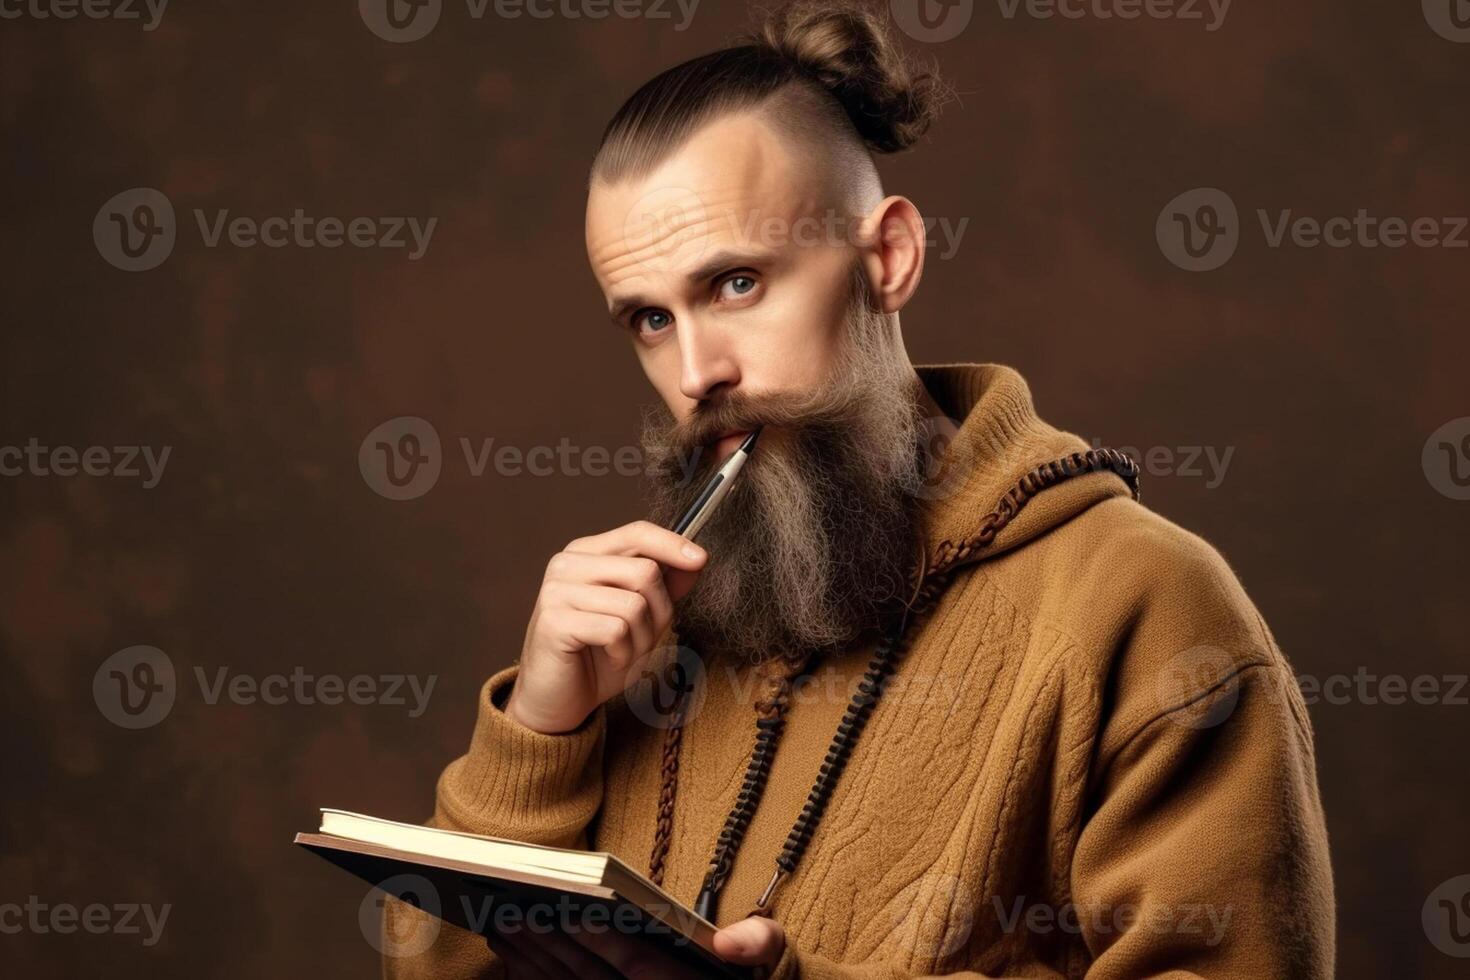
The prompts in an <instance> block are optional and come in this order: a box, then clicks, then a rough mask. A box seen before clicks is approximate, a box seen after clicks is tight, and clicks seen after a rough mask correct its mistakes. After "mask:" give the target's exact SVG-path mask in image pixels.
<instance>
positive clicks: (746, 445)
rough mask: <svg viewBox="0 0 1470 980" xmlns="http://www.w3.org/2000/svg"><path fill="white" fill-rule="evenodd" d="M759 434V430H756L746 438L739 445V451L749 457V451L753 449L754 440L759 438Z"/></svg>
mask: <svg viewBox="0 0 1470 980" xmlns="http://www.w3.org/2000/svg"><path fill="white" fill-rule="evenodd" d="M760 434H761V430H760V429H756V430H755V431H754V432H752V433H751V434H750V435H748V436H746V437H745V441H744V442H742V443H741V444H740V451H741V452H742V453H745V454H746V455H749V454H750V451H751V450H752V449H754V448H755V440H756V439H757V438H759V437H760Z"/></svg>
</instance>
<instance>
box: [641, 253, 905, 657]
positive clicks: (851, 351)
mask: <svg viewBox="0 0 1470 980" xmlns="http://www.w3.org/2000/svg"><path fill="white" fill-rule="evenodd" d="M865 285H866V284H865V281H864V280H863V279H862V277H861V276H860V275H856V274H855V275H854V279H853V296H852V302H851V306H850V310H849V313H848V325H847V326H848V329H847V331H846V334H845V336H844V339H843V349H842V351H841V353H840V356H839V358H838V364H837V366H836V369H835V370H834V372H833V377H832V378H831V380H830V383H828V384H826V385H824V386H822V388H821V390H820V391H817V392H813V393H811V394H781V395H778V396H758V397H750V396H748V395H746V394H745V393H742V392H739V391H736V392H733V393H731V394H730V395H729V396H728V397H724V398H721V399H720V400H718V401H713V402H701V403H700V404H699V406H698V407H697V408H696V410H695V412H694V413H693V414H692V415H691V417H690V418H689V419H688V420H686V421H684V422H682V423H681V422H677V421H676V420H675V419H674V418H673V417H672V415H671V414H670V413H669V412H668V410H667V409H666V408H665V407H664V406H663V405H661V404H660V405H657V406H653V407H651V408H649V409H648V410H647V411H646V413H645V418H644V429H643V437H642V441H643V448H644V451H645V454H646V458H647V460H648V464H649V465H648V481H647V482H648V497H649V505H650V510H651V514H650V518H651V519H652V520H654V521H657V522H658V523H660V524H663V525H665V526H668V525H671V524H672V523H673V522H674V521H675V520H676V519H677V518H678V517H679V515H680V514H681V513H682V512H683V510H684V509H685V508H686V507H687V506H688V504H689V502H690V500H691V499H692V497H693V495H694V494H695V493H696V492H697V490H698V488H699V486H701V485H702V484H703V482H704V479H705V478H706V477H707V476H708V475H709V473H710V472H711V471H712V470H713V469H714V468H715V467H716V466H718V465H719V463H720V462H722V461H721V460H718V459H713V458H710V457H711V456H712V453H710V452H709V450H708V448H703V451H701V448H702V447H707V446H708V444H709V443H710V442H711V440H712V439H713V437H714V436H716V435H718V434H719V433H721V432H725V431H728V430H732V429H734V430H748V429H754V428H756V427H757V426H765V431H764V432H762V434H761V439H760V442H759V444H758V446H757V448H756V450H755V453H754V455H753V456H752V458H751V459H750V461H749V462H748V463H747V464H746V466H745V469H744V470H743V471H742V472H741V475H740V477H739V478H738V479H737V481H736V483H735V485H734V487H733V488H732V489H731V490H730V493H729V495H728V496H727V497H726V498H725V501H724V503H723V504H722V505H721V507H720V510H719V511H718V512H716V514H715V516H714V517H713V518H712V519H711V520H710V522H709V524H707V525H706V526H705V528H704V530H703V531H702V532H701V534H700V539H699V541H700V544H701V545H703V546H704V547H705V548H706V549H707V550H708V551H709V554H710V561H709V564H708V565H707V566H706V567H705V569H704V571H703V573H702V574H701V575H700V578H699V581H698V583H697V584H696V585H695V587H694V589H692V590H691V591H690V592H689V594H688V595H686V596H685V597H684V598H683V599H682V600H680V601H679V602H678V603H677V605H676V606H675V620H674V623H675V628H676V629H677V631H678V634H679V638H680V641H681V642H682V643H685V644H686V645H689V646H691V647H693V648H694V649H695V650H696V651H698V652H699V653H701V654H703V655H706V656H709V655H711V654H713V655H718V656H732V657H738V658H741V659H744V660H745V661H747V662H750V663H754V664H759V663H764V662H767V661H770V660H773V659H775V658H778V657H785V658H788V659H796V658H800V657H806V656H810V655H813V654H820V653H822V652H828V651H832V650H836V649H841V648H843V647H845V646H847V645H849V644H851V643H852V642H853V641H855V640H856V639H857V638H858V637H859V636H860V635H862V634H863V633H864V632H865V631H868V630H872V629H877V628H879V627H880V626H881V625H882V624H883V622H884V620H885V618H886V617H887V616H888V615H890V614H891V613H892V612H893V611H894V610H895V609H896V608H897V607H898V606H899V605H900V604H901V603H902V602H903V601H904V600H905V599H906V598H907V589H908V585H909V573H910V571H911V568H912V565H913V563H914V560H915V557H916V548H917V540H918V535H919V507H918V505H919V497H918V493H917V491H918V489H919V487H920V485H921V483H922V481H923V470H922V462H921V457H920V454H919V433H920V410H919V402H918V381H917V379H916V378H915V376H914V374H913V370H912V368H911V367H910V366H909V364H908V361H907V359H906V358H904V357H903V356H902V354H901V351H900V350H899V348H898V341H897V336H896V332H895V330H894V327H893V324H892V318H891V316H885V315H882V314H878V313H875V312H873V311H872V310H871V307H870V306H869V303H868V298H867V292H866V288H865Z"/></svg>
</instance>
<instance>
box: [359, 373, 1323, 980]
mask: <svg viewBox="0 0 1470 980" xmlns="http://www.w3.org/2000/svg"><path fill="white" fill-rule="evenodd" d="M918 371H919V375H920V377H921V379H922V380H923V382H924V384H925V386H926V387H927V388H928V390H929V392H930V394H931V395H932V396H933V398H934V400H935V401H936V402H937V403H938V404H939V406H940V407H941V408H942V409H943V410H944V411H945V412H946V413H947V414H948V415H950V416H951V417H953V418H955V419H962V420H963V422H962V424H961V427H960V432H959V435H958V436H957V437H956V439H955V440H954V442H953V443H952V444H951V447H950V449H949V451H948V453H949V457H948V462H949V463H950V465H951V466H952V470H951V472H953V473H954V474H955V477H954V479H953V480H951V481H949V482H941V484H940V485H939V487H938V489H937V492H935V493H934V494H932V499H930V500H928V501H927V502H926V512H925V521H924V524H925V546H926V548H927V549H928V551H929V552H930V554H931V555H937V554H939V553H940V552H941V551H942V550H943V549H945V548H946V547H949V546H952V544H953V543H954V542H958V541H961V540H963V539H965V538H968V537H971V536H973V535H974V534H975V532H976V530H977V528H978V525H979V522H980V520H981V518H983V517H984V516H985V515H986V514H988V513H990V512H991V511H992V510H993V509H994V508H995V507H996V506H997V503H998V501H1000V500H1001V498H1002V497H1003V496H1004V495H1005V494H1006V492H1007V491H1008V490H1009V489H1010V488H1011V487H1012V486H1013V485H1014V484H1015V483H1016V482H1017V480H1018V479H1020V478H1021V477H1022V476H1023V475H1024V474H1025V473H1027V472H1028V471H1030V470H1031V469H1032V468H1033V467H1036V466H1037V465H1039V464H1042V463H1046V462H1048V461H1051V460H1054V459H1057V458H1059V457H1062V456H1064V455H1066V454H1069V453H1073V452H1081V451H1085V450H1086V449H1088V448H1089V447H1088V446H1087V444H1086V443H1085V442H1084V441H1083V440H1082V439H1080V438H1079V437H1078V436H1076V435H1072V434H1070V433H1066V432H1062V431H1059V430H1057V429H1055V428H1053V427H1052V426H1050V425H1048V424H1046V423H1045V422H1043V421H1042V420H1040V419H1039V418H1038V417H1037V415H1036V413H1035V410H1034V408H1033V406H1032V401H1031V396H1030V392H1029V390H1028V389H1027V387H1026V384H1025V382H1024V380H1023V379H1022V378H1021V376H1020V375H1019V374H1018V373H1016V372H1015V371H1014V370H1012V369H1010V368H1008V367H1005V366H1002V365H995V364H981V365H944V366H932V367H920V368H919V369H918ZM946 542H949V543H950V544H949V545H946ZM910 637H911V641H910V644H909V648H908V652H907V654H906V655H905V656H904V658H903V660H902V661H901V662H900V664H899V666H898V668H897V671H896V673H895V675H894V677H893V679H892V680H891V681H890V683H889V684H888V685H887V686H886V688H885V692H884V694H883V697H882V698H881V699H880V700H879V702H878V704H877V706H876V708H875V709H874V711H873V714H872V716H871V718H870V720H869V722H868V725H867V728H866V730H865V732H864V733H863V735H862V737H861V739H860V740H859V741H858V743H857V746H856V749H855V751H854V752H853V754H852V757H851V759H850V761H849V763H848V766H847V768H846V770H845V772H844V773H843V775H842V777H841V779H840V780H839V781H838V783H837V787H836V790H835V792H834V793H833V794H832V796H831V799H830V801H829V804H828V807H827V810H826V814H825V816H824V818H823V820H822V822H821V824H820V826H819V828H818V830H817V833H816V834H815V836H814V837H813V838H812V839H811V842H810V845H809V847H808V848H807V851H806V853H805V856H804V857H803V858H802V861H801V863H800V865H799V866H798V869H797V871H796V873H795V874H794V875H792V876H790V877H789V878H787V879H786V880H785V881H784V882H783V883H782V884H781V886H780V888H779V889H778V890H777V892H776V893H775V896H774V900H773V907H774V917H775V918H776V919H777V920H778V921H780V922H781V923H782V924H783V925H784V927H785V930H786V936H787V948H786V953H785V955H784V956H783V958H782V960H781V962H780V963H779V964H778V966H777V967H776V969H775V970H774V971H773V972H772V977H773V980H793V978H797V977H801V978H808V980H848V978H851V980H857V978H892V980H898V978H910V977H924V976H937V975H943V976H957V977H970V978H980V977H1000V976H1007V977H1014V976H1025V977H1086V978H1088V980H1122V978H1142V977H1171V978H1172V977H1211V978H1230V980H1240V978H1293V980H1295V978H1319V977H1321V978H1325V977H1330V976H1332V972H1333V953H1334V942H1333V932H1334V909H1333V895H1332V876H1331V868H1330V865H1329V860H1328V848H1327V834H1326V830H1325V826H1324V823H1323V815H1322V809H1321V803H1320V801H1319V799H1318V793H1317V783H1316V772H1315V762H1314V758H1313V746H1312V732H1311V728H1310V725H1309V722H1308V718H1307V713H1306V710H1305V708H1304V706H1303V704H1302V700H1301V698H1300V695H1299V692H1298V690H1297V687H1296V684H1295V682H1294V680H1293V677H1292V674H1291V671H1290V669H1289V667H1288V665H1287V663H1286V661H1285V659H1284V658H1283V656H1282V653H1281V651H1280V650H1279V649H1278V647H1277V645H1276V642H1275V640H1274V638H1273V637H1272V635H1271V633H1270V631H1269V629H1268V628H1267V627H1266V624H1265V623H1264V622H1263V621H1262V619H1261V616H1260V615H1259V613H1258V612H1257V611H1256V609H1255V608H1254V607H1253V606H1252V604H1251V602H1250V600H1249V599H1248V598H1247V597H1246V594H1245V592H1244V591H1243V590H1242V588H1241V586H1240V584H1239V582H1238V581H1237V580H1236V577H1235V576H1234V575H1233V574H1232V572H1231V570H1230V568H1229V566H1228V565H1227V564H1226V562H1225V561H1224V560H1223V559H1222V558H1221V556H1220V555H1219V554H1218V553H1217V552H1216V551H1215V550H1214V549H1213V548H1211V547H1210V546H1209V545H1208V544H1206V543H1205V542H1204V541H1202V540H1201V539H1200V538H1198V537H1196V536H1195V535H1193V534H1190V533H1189V532H1187V531H1184V530H1182V529H1180V528H1179V527H1177V526H1175V525H1174V524H1171V523H1170V522H1169V521H1167V520H1165V519H1164V518H1162V517H1160V516H1158V515H1157V514H1154V513H1153V512H1151V511H1149V510H1148V509H1146V508H1145V507H1144V506H1143V505H1141V504H1140V503H1138V502H1136V501H1134V500H1133V499H1132V497H1131V495H1130V493H1129V490H1128V488H1127V486H1126V484H1125V483H1124V481H1123V480H1122V479H1121V478H1120V477H1118V476H1117V475H1115V474H1113V473H1111V472H1097V473H1090V474H1085V475H1082V476H1078V477H1075V478H1073V479H1070V480H1067V481H1065V482H1062V483H1059V484H1057V485H1055V486H1052V487H1050V488H1048V489H1046V490H1044V491H1042V492H1041V493H1039V494H1038V495H1037V496H1035V497H1034V498H1033V499H1031V500H1030V501H1029V503H1027V505H1026V506H1025V508H1024V509H1022V510H1021V511H1020V513H1019V514H1018V515H1017V516H1016V517H1015V519H1014V520H1012V521H1011V522H1010V523H1009V524H1007V525H1006V526H1005V528H1004V529H1003V530H1002V531H1001V532H1000V534H999V535H997V536H996V538H995V540H994V541H993V542H992V543H991V545H990V546H989V547H987V548H984V549H982V550H981V551H979V552H978V553H977V554H976V555H975V556H974V558H973V559H972V561H971V563H970V564H968V565H967V566H966V567H964V568H963V569H962V570H960V571H959V572H958V573H957V574H956V575H955V576H954V577H953V579H952V580H951V584H950V585H949V587H948V589H947V590H946V591H945V593H944V594H943V596H942V598H941V599H940V600H939V602H938V604H937V605H936V606H935V607H934V609H933V611H932V612H931V613H930V614H929V615H928V616H927V617H925V618H923V619H922V621H920V622H919V623H917V624H916V626H915V628H914V629H913V630H912V631H911V633H910ZM869 654H870V647H864V648H862V649H855V650H853V651H851V652H849V653H845V654H843V655H841V656H837V657H833V658H829V659H828V660H826V661H825V662H823V663H822V664H820V665H818V666H817V667H815V668H814V672H813V676H812V680H811V682H810V683H807V684H805V685H803V686H800V687H798V688H797V689H796V691H795V692H794V694H793V696H792V698H791V704H790V708H789V710H788V712H787V714H786V724H785V731H784V734H783V735H782V737H781V741H780V744H779V747H778V748H777V750H776V754H775V757H774V763H773V766H772V769H771V774H770V778H769V782H768V784H767V787H766V790H765V794H764V797H763V798H762V800H761V803H760V805H759V807H758V808H757V810H756V812H755V815H754V817H753V819H752V820H751V823H750V826H749V829H748V831H747V834H746V837H745V840H744V843H743V845H742V846H741V847H740V849H739V851H738V852H737V855H736V858H735V861H734V865H733V870H732V872H731V874H730V877H729V880H728V883H727V884H726V886H725V888H724V890H723V892H722V893H721V897H720V905H719V912H718V915H717V920H716V924H717V925H721V926H723V925H728V924H729V923H730V922H732V921H735V920H736V919H738V918H739V917H741V916H743V915H744V914H746V912H747V911H748V910H749V909H750V908H751V907H752V906H753V905H754V903H755V900H756V898H757V897H758V896H759V894H760V892H761V891H762V890H763V889H764V887H765V885H766V883H767V881H768V880H769V879H770V876H771V873H772V871H773V870H774V867H775V865H774V861H775V858H776V856H777V855H778V854H779V852H780V850H781V847H782V845H783V844H784V842H785V839H786V835H787V833H788V831H789V830H790V829H791V824H792V821H793V820H794V819H795V817H796V815H797V814H798V813H799V812H800V810H801V807H802V804H803V803H804V802H805V799H806V795H807V792H808V790H809V789H810V788H811V785H812V780H813V778H814V777H815V775H816V773H817V771H818V769H819V767H820V765H821V763H822V758H823V756H824V754H825V753H826V751H827V748H828V745H829V742H830V740H831V738H832V735H833V732H834V730H835V729H836V727H837V724H838V721H839V719H840V718H841V716H842V713H843V711H844V709H845V708H846V706H847V703H848V700H849V697H850V695H851V693H852V690H853V688H854V686H855V684H856V683H857V681H858V679H859V678H860V677H861V675H862V673H863V670H864V669H865V667H866V666H867V661H868V657H869ZM515 672H516V668H515V667H511V668H508V669H506V670H503V671H501V672H500V673H498V674H496V675H495V676H494V677H492V678H490V680H489V681H488V682H487V683H486V685H485V687H484V689H483V690H482V691H481V693H480V715H479V721H478V723H477V725H476V728H475V732H474V735H473V738H472V740H471V742H470V747H469V751H468V752H467V754H465V755H464V756H463V757H461V758H460V759H458V760H456V761H455V762H453V763H452V764H450V766H449V767H448V768H447V769H446V770H445V772H444V774H443V776H442V777H441V778H440V781H439V787H438V798H437V805H436V807H435V810H434V815H433V818H432V820H431V823H432V824H433V825H435V826H439V827H446V828H451V829H457V830H464V831H469V832H472V833H480V834H489V835H493V836H498V837H510V838H515V839H519V840H526V841H532V842H537V843H544V844H550V845H555V846H562V847H578V848H590V849H593V850H605V851H610V852H612V853H613V854H616V855H618V856H619V857H621V858H622V859H623V860H624V861H626V862H628V863H629V864H631V865H632V866H633V867H634V868H635V869H638V870H641V871H646V870H647V866H648V859H649V850H650V846H651V844H652V841H653V837H654V822H655V817H656V813H657V809H658V806H657V804H658V794H659V775H660V753H661V749H662V743H663V731H662V730H661V729H660V728H658V727H656V726H654V725H650V724H646V723H645V722H644V721H642V720H640V715H642V716H643V717H647V715H646V713H641V712H638V711H635V710H632V709H631V708H630V706H629V704H628V703H627V701H626V700H625V699H624V698H622V697H620V698H615V699H614V700H612V701H610V702H608V703H607V704H605V705H604V706H603V707H601V708H599V709H598V710H597V711H596V712H595V713H594V714H593V715H592V716H591V717H589V718H588V720H587V722H586V723H585V724H584V725H583V726H582V727H581V728H579V729H578V730H576V731H574V732H571V733H568V734H564V735H543V734H539V733H536V732H532V731H530V730H528V729H525V728H523V727H521V726H519V725H518V724H516V723H515V722H512V721H511V720H509V719H508V718H507V717H506V716H505V715H504V714H503V713H502V711H501V710H500V708H499V707H498V705H499V704H501V703H503V701H504V696H505V694H506V693H508V691H509V688H510V686H511V684H512V683H513V682H514V679H515ZM756 697H757V691H756V682H755V680H754V679H753V678H752V677H751V675H750V673H749V672H748V671H747V670H745V669H743V668H737V667H734V666H730V667H725V666H722V665H720V664H718V663H717V662H712V664H711V667H710V669H709V670H707V671H706V672H705V673H704V675H703V677H702V679H701V681H700V686H699V690H698V694H697V695H696V696H695V697H694V698H693V700H692V701H691V705H692V708H691V716H690V718H689V721H688V723H687V725H686V727H685V730H684V734H683V743H682V748H681V750H680V752H681V754H680V777H679V784H678V793H677V796H676V798H675V807H674V822H673V826H674V830H673V838H672V843H671V847H670V850H669V853H668V856H667V860H666V865H665V868H666V870H665V877H664V887H665V889H666V890H668V891H669V892H670V893H671V894H673V895H674V897H676V898H678V899H679V900H681V901H683V902H686V903H689V904H692V903H693V902H694V899H695V896H696V894H697V893H698V891H699V888H700V884H701V882H702V879H703V876H704V873H705V871H706V869H707V865H708V862H709V859H710V854H711V851H712V849H713V846H714V842H715V839H716V837H717V836H718V834H719V832H720V828H721V826H722V824H723V822H724V820H725V817H726V815H727V814H728V813H729V811H730V809H731V806H732V805H733V803H734V801H735V797H736V794H737V793H738V791H739V789H740V785H741V781H742V778H743V776H744V770H745V765H746V761H747V759H748V757H749V753H750V749H751V744H752V738H753V733H754V715H753V708H752V704H753V701H754V699H755V698H756ZM420 916H423V913H421V912H418V911H416V910H414V909H412V908H410V907H408V906H405V905H402V904H399V903H390V905H389V909H388V916H387V921H386V923H385V928H387V929H388V930H390V931H391V932H392V934H394V935H397V936H402V935H405V934H409V933H412V932H413V931H414V930H415V929H416V928H418V927H425V926H427V923H425V922H423V921H416V920H417V918H418V917H420ZM384 971H385V976H387V977H390V978H419V977H425V978H427V977H437V978H459V977H487V976H500V975H502V971H501V965H500V964H499V963H497V962H496V961H495V958H494V957H493V955H492V954H491V953H489V952H488V950H487V947H486V945H485V943H484V941H483V940H482V939H480V938H479V937H476V936H474V935H472V934H470V933H467V932H465V931H463V930H460V929H458V928H456V927H453V926H449V925H444V926H443V927H442V928H439V931H438V934H437V938H436V940H435V941H434V943H433V945H432V946H431V947H430V948H429V949H427V950H426V951H424V952H422V953H420V954H418V955H414V956H386V957H385V958H384Z"/></svg>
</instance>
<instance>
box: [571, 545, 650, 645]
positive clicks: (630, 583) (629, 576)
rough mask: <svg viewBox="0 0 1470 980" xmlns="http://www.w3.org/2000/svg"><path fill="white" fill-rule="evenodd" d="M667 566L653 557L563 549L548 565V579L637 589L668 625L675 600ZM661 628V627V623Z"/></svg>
mask: <svg viewBox="0 0 1470 980" xmlns="http://www.w3.org/2000/svg"><path fill="white" fill-rule="evenodd" d="M665 574H666V573H665V569H664V568H662V567H661V566H660V565H659V564H658V562H656V561H654V560H653V559H651V558H633V557H628V556H625V555H588V554H580V553H577V552H570V551H563V552H561V553H560V554H558V555H557V556H556V557H554V558H552V560H551V561H550V562H549V563H548V564H547V566H546V581H547V583H548V584H550V583H552V582H561V583H575V584H580V585H610V586H612V587H614V588H618V589H626V590H627V591H629V592H637V593H638V594H639V595H641V596H643V598H644V599H645V600H647V602H648V606H649V609H650V610H652V611H653V615H654V616H655V619H654V622H655V624H663V625H667V622H668V619H669V618H671V617H672V616H673V608H674V601H673V599H672V598H671V597H670V596H669V590H668V586H667V584H666V583H665V581H664V575H665ZM660 628H661V627H660Z"/></svg>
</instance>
